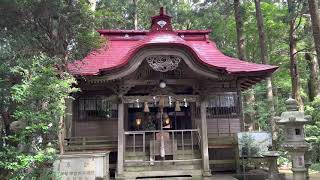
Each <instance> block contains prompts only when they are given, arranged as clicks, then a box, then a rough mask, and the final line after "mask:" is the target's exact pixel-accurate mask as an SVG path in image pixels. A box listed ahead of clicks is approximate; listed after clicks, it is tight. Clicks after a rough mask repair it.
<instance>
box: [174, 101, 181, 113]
mask: <svg viewBox="0 0 320 180" xmlns="http://www.w3.org/2000/svg"><path fill="white" fill-rule="evenodd" d="M174 110H175V111H176V112H180V111H181V108H180V103H179V101H176V107H175V108H174Z"/></svg>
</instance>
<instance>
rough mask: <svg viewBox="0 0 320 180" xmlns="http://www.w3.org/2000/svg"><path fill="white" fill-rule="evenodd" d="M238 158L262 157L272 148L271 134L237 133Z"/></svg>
mask: <svg viewBox="0 0 320 180" xmlns="http://www.w3.org/2000/svg"><path fill="white" fill-rule="evenodd" d="M238 144H239V155H240V157H262V154H264V153H265V152H267V151H268V147H270V146H272V138H271V133H268V132H241V133H238Z"/></svg>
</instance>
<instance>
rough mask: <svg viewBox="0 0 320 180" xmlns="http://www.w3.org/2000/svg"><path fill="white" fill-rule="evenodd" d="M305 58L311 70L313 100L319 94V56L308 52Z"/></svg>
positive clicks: (309, 83) (309, 82) (310, 87)
mask: <svg viewBox="0 0 320 180" xmlns="http://www.w3.org/2000/svg"><path fill="white" fill-rule="evenodd" d="M305 59H306V61H307V64H308V68H309V71H310V75H309V79H308V86H309V99H310V101H313V100H314V98H315V97H316V96H318V95H319V92H320V86H319V67H318V66H319V65H318V61H317V57H316V56H315V55H313V54H312V53H306V54H305Z"/></svg>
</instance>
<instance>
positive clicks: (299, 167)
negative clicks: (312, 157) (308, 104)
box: [276, 98, 311, 180]
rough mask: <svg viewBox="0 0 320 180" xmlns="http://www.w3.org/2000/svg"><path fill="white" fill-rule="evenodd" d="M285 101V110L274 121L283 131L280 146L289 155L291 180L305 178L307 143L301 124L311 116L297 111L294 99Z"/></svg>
mask: <svg viewBox="0 0 320 180" xmlns="http://www.w3.org/2000/svg"><path fill="white" fill-rule="evenodd" d="M285 103H286V107H287V111H285V112H283V113H282V114H281V117H276V123H277V124H278V125H282V126H283V129H284V131H285V142H284V143H283V145H282V146H283V148H284V149H285V150H286V151H288V152H289V154H290V155H291V161H292V172H293V180H305V179H306V173H307V169H306V167H305V160H304V154H305V152H306V151H307V150H308V148H309V144H308V143H307V142H306V141H305V138H304V128H303V126H304V125H305V124H307V123H309V122H310V120H311V116H306V115H304V113H303V112H299V111H298V103H297V101H296V100H294V99H292V98H289V99H288V100H286V102H285Z"/></svg>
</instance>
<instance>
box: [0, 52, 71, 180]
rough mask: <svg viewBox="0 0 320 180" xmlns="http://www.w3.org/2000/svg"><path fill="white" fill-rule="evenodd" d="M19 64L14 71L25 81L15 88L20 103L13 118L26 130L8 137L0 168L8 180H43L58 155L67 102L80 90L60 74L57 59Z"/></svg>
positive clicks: (42, 57)
mask: <svg viewBox="0 0 320 180" xmlns="http://www.w3.org/2000/svg"><path fill="white" fill-rule="evenodd" d="M25 61H28V62H31V63H26V62H25ZM19 62H20V63H19V65H17V66H14V67H12V68H11V72H12V73H13V74H15V75H17V76H19V77H20V78H21V80H20V82H19V83H17V84H15V85H13V86H12V87H11V99H12V102H14V103H16V109H15V111H14V114H13V118H14V119H15V120H18V121H20V122H23V124H25V127H23V128H22V129H19V130H17V131H16V132H15V133H13V134H11V135H7V136H5V137H4V139H5V141H4V142H2V143H3V145H2V146H1V147H0V149H1V153H0V159H3V160H4V161H1V163H0V169H1V171H3V172H6V173H4V174H3V175H6V176H5V178H8V179H28V177H29V178H30V177H33V178H38V179H42V178H43V177H46V176H47V175H48V174H47V173H52V172H51V171H50V170H48V169H50V168H51V166H52V162H53V160H54V157H55V156H56V150H55V149H57V147H56V139H57V131H58V120H59V118H60V117H61V116H64V111H65V103H64V99H66V98H69V94H70V93H72V92H74V91H75V90H76V89H74V88H71V87H72V84H73V83H75V80H74V78H73V77H72V76H70V75H69V74H67V73H63V74H58V73H57V71H56V70H55V68H53V64H54V62H55V60H54V59H51V58H48V57H46V56H45V55H39V56H35V57H34V58H32V59H19ZM2 178H4V177H2Z"/></svg>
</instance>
